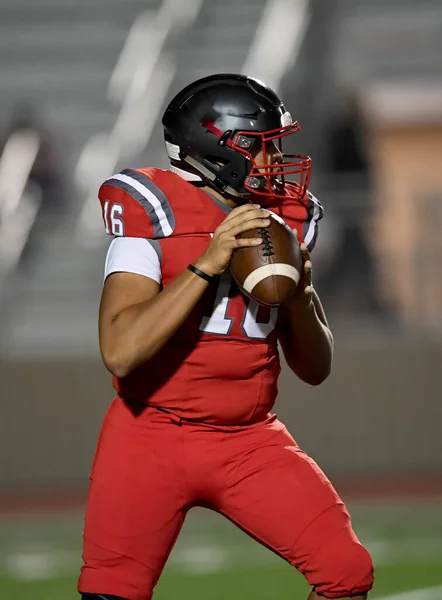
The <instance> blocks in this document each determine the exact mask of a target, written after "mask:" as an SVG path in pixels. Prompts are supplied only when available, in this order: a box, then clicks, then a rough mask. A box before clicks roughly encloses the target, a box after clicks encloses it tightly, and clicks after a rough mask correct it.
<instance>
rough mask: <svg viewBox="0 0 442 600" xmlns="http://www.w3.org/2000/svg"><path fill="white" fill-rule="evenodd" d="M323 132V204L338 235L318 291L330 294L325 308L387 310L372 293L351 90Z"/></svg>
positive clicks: (366, 172)
mask: <svg viewBox="0 0 442 600" xmlns="http://www.w3.org/2000/svg"><path fill="white" fill-rule="evenodd" d="M325 137H326V152H325V158H326V161H325V166H326V170H327V174H328V181H329V187H330V188H331V189H332V190H333V191H334V193H335V194H336V202H333V205H332V206H330V205H328V207H327V208H328V209H330V210H331V211H333V210H334V212H333V217H334V218H335V219H336V220H337V222H338V225H339V237H338V246H337V248H336V250H335V253H334V260H333V262H332V263H331V264H330V265H329V268H328V270H327V271H326V273H325V274H324V276H323V277H322V279H321V294H322V295H324V296H327V297H328V298H329V301H328V305H329V308H328V310H329V311H330V309H331V311H335V312H339V313H342V314H357V313H369V314H377V315H384V314H388V313H389V311H387V310H386V307H385V306H383V304H382V303H381V301H380V298H379V295H378V292H377V281H376V279H377V278H376V264H375V260H374V258H373V256H372V252H371V249H370V246H369V244H368V243H367V231H366V230H365V226H366V223H367V222H368V221H369V218H370V217H371V214H372V205H371V193H370V192H371V186H372V183H371V176H370V165H369V160H368V157H367V153H366V146H365V139H364V131H363V123H362V120H361V118H360V115H359V110H358V101H357V96H356V94H354V93H351V94H349V96H348V97H347V101H346V103H345V106H344V110H343V111H342V112H341V113H340V114H337V115H336V116H335V117H334V118H332V119H331V126H330V128H329V130H328V131H327V132H326V135H325Z"/></svg>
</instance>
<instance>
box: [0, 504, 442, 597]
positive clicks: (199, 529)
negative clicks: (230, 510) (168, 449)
mask: <svg viewBox="0 0 442 600" xmlns="http://www.w3.org/2000/svg"><path fill="white" fill-rule="evenodd" d="M349 505H350V509H351V511H352V514H353V521H354V526H355V529H356V532H357V533H358V535H359V537H360V538H361V540H362V541H363V542H364V543H365V544H366V545H367V547H368V548H369V550H370V551H371V553H372V556H373V559H374V562H375V567H376V586H375V590H374V591H373V594H372V597H373V598H377V597H382V596H386V595H387V596H388V595H389V594H393V593H399V592H403V591H407V590H418V589H422V588H426V587H432V586H441V588H440V589H438V590H435V591H434V593H433V594H430V595H429V596H428V598H431V599H433V598H434V600H438V599H439V598H440V599H442V500H438V501H436V500H434V501H431V502H430V501H425V502H422V501H421V502H417V501H413V502H411V501H409V502H406V501H397V500H395V501H391V502H380V501H377V502H371V503H369V504H362V503H349ZM81 532H82V515H81V514H79V513H71V512H70V513H66V512H64V513H59V514H56V515H54V516H43V515H41V514H40V515H37V514H34V515H26V516H25V515H12V514H8V515H3V516H0V598H1V600H3V599H4V600H69V599H76V598H78V596H77V594H76V591H75V586H76V578H77V573H78V568H79V564H80V548H81ZM307 593H308V587H307V585H306V583H305V581H304V579H303V577H302V576H300V575H299V574H298V573H296V571H295V570H294V569H292V568H291V567H290V566H288V565H287V564H286V563H284V562H283V561H282V560H281V559H280V558H278V557H276V556H274V555H273V554H272V553H271V552H269V551H268V550H266V549H264V548H262V547H260V546H259V545H258V544H257V543H256V542H254V541H252V540H250V539H249V538H248V537H247V536H246V535H245V534H244V533H242V532H241V531H239V530H237V529H236V528H235V527H234V526H233V525H231V524H230V523H229V522H227V521H225V520H224V519H222V518H221V517H219V516H218V515H215V514H213V513H211V512H209V511H196V510H195V511H193V512H191V513H190V514H189V516H188V519H187V521H186V523H185V526H184V529H183V532H182V534H181V537H180V538H179V540H178V543H177V545H176V547H175V548H174V551H173V552H172V555H171V557H170V560H169V562H168V564H167V566H166V569H165V571H164V574H163V576H162V578H161V581H160V583H159V585H158V587H157V590H156V593H155V599H156V600H175V599H176V600H178V599H180V600H187V599H188V600H191V599H192V600H225V598H226V597H231V598H234V599H238V600H249V599H250V600H252V599H253V600H261V599H262V600H264V599H267V598H269V599H275V600H276V599H277V600H284V599H287V600H289V599H290V600H298V599H299V600H304V598H305V597H306V596H307ZM413 597H414V596H413V595H410V597H409V598H408V597H407V599H406V600H413Z"/></svg>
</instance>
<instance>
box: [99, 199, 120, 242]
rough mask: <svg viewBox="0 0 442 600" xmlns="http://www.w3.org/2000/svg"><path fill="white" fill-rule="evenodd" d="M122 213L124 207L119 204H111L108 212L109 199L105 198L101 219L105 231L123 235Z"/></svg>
mask: <svg viewBox="0 0 442 600" xmlns="http://www.w3.org/2000/svg"><path fill="white" fill-rule="evenodd" d="M123 213H124V208H123V206H122V205H121V204H112V207H111V209H110V214H109V200H106V202H105V203H104V206H103V219H104V226H105V227H106V233H108V234H110V233H112V235H118V236H124V223H123V220H122V219H121V217H122V216H123ZM109 221H110V222H109Z"/></svg>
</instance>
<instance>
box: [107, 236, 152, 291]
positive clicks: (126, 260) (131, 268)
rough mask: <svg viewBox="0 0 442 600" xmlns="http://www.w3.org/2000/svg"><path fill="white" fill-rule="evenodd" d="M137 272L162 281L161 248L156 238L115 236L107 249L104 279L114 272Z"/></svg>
mask: <svg viewBox="0 0 442 600" xmlns="http://www.w3.org/2000/svg"><path fill="white" fill-rule="evenodd" d="M118 272H119V273H121V272H123V273H135V274H136V275H144V277H149V279H153V280H154V281H156V282H157V283H161V248H160V244H159V242H157V241H156V240H147V239H145V238H134V237H128V238H126V237H121V238H115V239H114V240H113V241H112V243H111V245H110V246H109V250H108V251H107V256H106V262H105V267H104V279H106V278H107V277H108V276H109V275H111V274H112V273H118Z"/></svg>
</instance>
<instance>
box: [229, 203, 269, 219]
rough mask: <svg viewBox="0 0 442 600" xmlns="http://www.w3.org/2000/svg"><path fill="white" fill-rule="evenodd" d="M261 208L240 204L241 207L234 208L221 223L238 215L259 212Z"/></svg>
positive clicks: (255, 205) (257, 205)
mask: <svg viewBox="0 0 442 600" xmlns="http://www.w3.org/2000/svg"><path fill="white" fill-rule="evenodd" d="M260 208H261V207H260V205H259V204H241V206H235V208H234V209H233V210H232V211H231V212H230V213H229V214H228V215H227V217H226V218H225V219H224V221H223V223H226V222H228V221H231V220H232V219H235V218H236V217H237V216H238V215H242V214H244V213H247V212H250V211H252V210H259V209H260Z"/></svg>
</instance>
